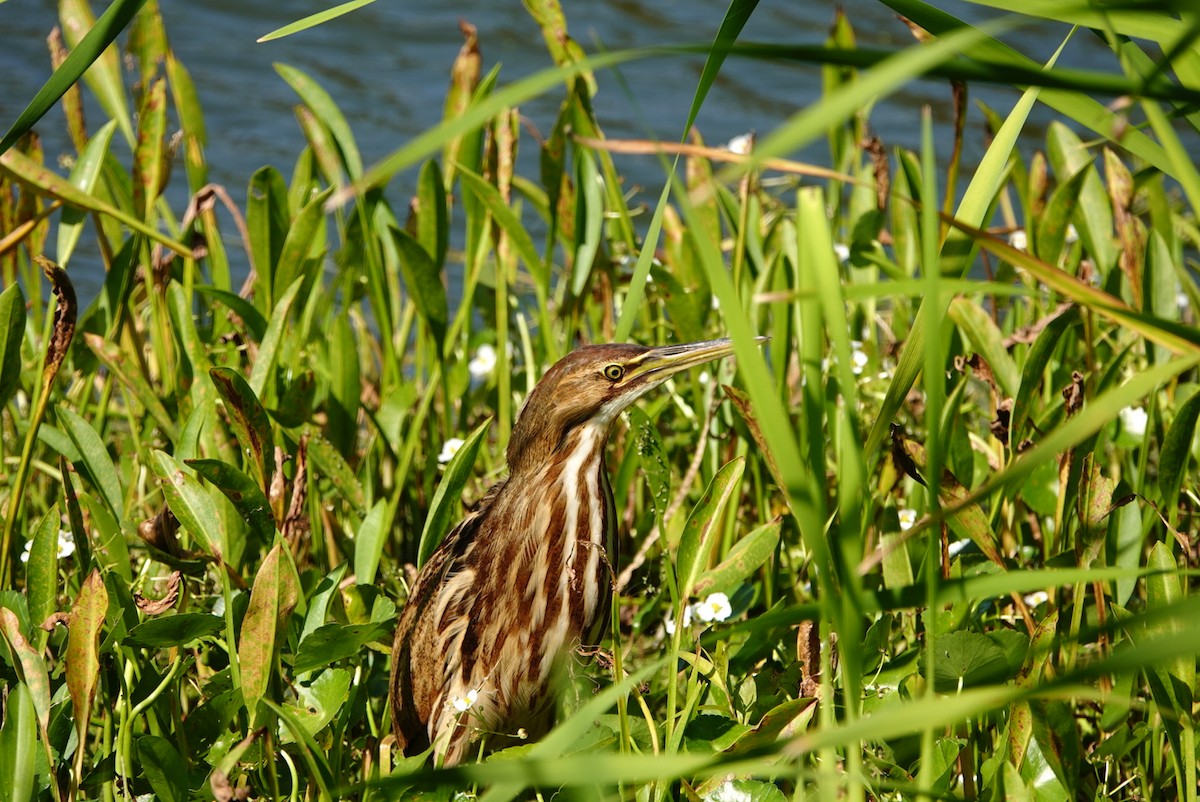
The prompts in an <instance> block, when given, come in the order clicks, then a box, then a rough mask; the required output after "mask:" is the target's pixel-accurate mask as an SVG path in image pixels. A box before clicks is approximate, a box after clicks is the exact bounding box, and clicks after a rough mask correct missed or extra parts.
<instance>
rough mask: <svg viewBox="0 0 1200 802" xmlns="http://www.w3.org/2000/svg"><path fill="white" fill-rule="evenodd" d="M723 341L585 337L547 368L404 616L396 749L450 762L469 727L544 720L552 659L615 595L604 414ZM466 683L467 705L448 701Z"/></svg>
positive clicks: (586, 634)
mask: <svg viewBox="0 0 1200 802" xmlns="http://www.w3.org/2000/svg"><path fill="white" fill-rule="evenodd" d="M732 350H733V348H732V345H731V343H730V341H729V340H710V341H707V342H699V343H689V344H686V345H672V346H663V347H659V348H647V347H644V346H639V345H590V346H585V347H583V348H579V349H577V350H575V351H572V352H571V353H570V354H568V355H567V356H565V357H564V358H563V359H561V360H560V361H559V362H558V363H557V364H555V365H554V366H553V367H552V368H550V370H548V371H547V372H546V375H545V376H544V377H543V378H542V380H541V381H540V382H538V384H537V386H536V387H534V389H533V392H532V393H530V394H529V398H528V399H527V400H526V402H525V406H524V407H523V408H522V409H521V412H520V414H519V415H518V417H517V422H516V426H515V427H514V428H513V432H512V437H511V439H510V441H509V444H508V452H507V454H506V456H507V461H508V470H509V475H508V478H507V479H506V480H504V481H502V482H500V483H499V484H497V485H495V486H494V487H492V489H491V490H489V491H488V493H487V495H485V496H484V497H483V499H482V500H481V501H480V502H479V504H478V506H477V507H476V508H475V510H474V511H473V512H472V513H471V514H470V515H468V516H467V518H466V519H465V520H463V521H462V523H460V524H459V525H458V526H457V527H455V529H454V530H453V531H451V532H450V534H448V535H447V536H446V539H445V540H444V541H443V542H442V544H441V546H439V547H438V549H437V550H436V551H435V552H434V553H433V555H432V556H431V557H430V558H429V561H428V562H427V563H426V564H425V565H424V567H423V568H422V569H421V572H420V574H419V575H418V577H417V580H416V582H415V583H414V584H413V587H412V588H411V590H410V592H409V597H408V602H407V604H406V605H405V607H404V610H403V612H402V613H401V616H400V623H399V625H398V626H397V628H396V638H395V642H394V644H393V646H392V678H391V703H392V716H393V720H394V723H395V731H396V737H397V740H398V741H399V744H400V747H401V748H402V749H403V750H404V752H405V754H408V755H413V754H419V753H420V752H422V751H424V750H425V749H427V748H428V747H429V745H430V744H431V743H432V744H434V746H435V750H434V754H435V756H436V758H437V759H438V760H439V761H442V762H444V763H445V764H446V765H452V764H454V763H457V762H458V761H459V760H461V759H462V758H463V756H464V753H465V751H466V749H467V746H468V745H469V743H470V741H471V739H472V735H473V733H474V732H475V731H476V730H479V731H483V732H488V733H499V734H512V733H515V732H516V731H517V729H518V728H525V729H526V731H527V732H528V733H529V734H530V735H531V736H533V737H536V736H538V735H540V734H541V733H542V732H543V731H544V730H545V729H547V728H548V727H549V725H550V724H551V723H552V722H551V718H552V714H553V709H554V704H553V703H554V699H553V698H552V694H551V691H552V689H551V684H552V683H551V678H552V676H553V673H554V669H555V667H556V665H557V664H558V663H559V661H560V659H561V658H562V657H563V655H565V654H566V653H567V652H568V651H569V650H570V649H571V648H573V647H574V646H576V645H578V644H579V643H580V642H582V641H583V640H585V639H586V640H588V642H594V639H596V638H597V637H598V636H599V634H600V631H601V630H602V628H603V624H604V621H605V615H606V611H607V609H608V605H609V601H610V587H611V585H610V572H611V569H610V566H609V561H608V557H607V553H606V544H608V543H610V542H611V540H612V537H613V534H614V530H615V525H616V515H615V512H614V510H613V496H612V489H611V488H610V487H609V481H608V473H607V471H606V470H605V467H604V447H605V444H606V443H607V442H608V437H609V434H610V433H611V432H612V429H613V425H614V424H615V422H616V419H617V417H618V415H619V414H620V413H621V411H622V410H624V409H625V408H627V407H628V406H629V405H631V404H632V403H633V402H634V401H635V400H637V399H638V398H639V397H640V396H641V395H642V394H643V393H645V392H646V391H648V390H650V389H652V388H654V387H657V386H658V385H660V384H662V383H663V382H664V381H666V380H667V379H668V378H669V377H670V376H672V375H674V374H675V373H678V372H679V371H681V370H684V369H686V368H688V367H691V366H693V365H699V364H701V363H704V362H708V361H710V360H713V359H718V358H720V357H723V356H727V355H728V354H730V353H732ZM471 691H474V692H475V693H476V696H475V698H474V700H473V703H472V704H471V705H470V707H469V709H467V710H465V711H461V710H458V709H456V708H455V706H454V701H455V700H458V699H463V700H465V699H467V698H468V694H469V693H470V692H471Z"/></svg>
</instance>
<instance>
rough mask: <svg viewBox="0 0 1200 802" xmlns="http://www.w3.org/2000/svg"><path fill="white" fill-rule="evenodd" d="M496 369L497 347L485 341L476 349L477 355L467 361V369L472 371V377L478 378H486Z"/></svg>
mask: <svg viewBox="0 0 1200 802" xmlns="http://www.w3.org/2000/svg"><path fill="white" fill-rule="evenodd" d="M495 369H496V349H495V348H493V347H492V346H490V345H488V344H487V343H484V344H483V345H481V346H479V347H478V348H477V349H475V356H474V357H472V359H471V361H470V362H468V363H467V370H469V371H470V372H471V378H472V379H476V380H483V379H486V378H487V377H488V376H491V375H492V371H494V370H495Z"/></svg>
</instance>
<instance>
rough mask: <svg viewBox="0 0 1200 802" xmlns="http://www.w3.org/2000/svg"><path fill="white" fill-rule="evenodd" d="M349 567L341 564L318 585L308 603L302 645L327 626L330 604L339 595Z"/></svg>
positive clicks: (301, 638) (302, 631)
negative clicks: (306, 639)
mask: <svg viewBox="0 0 1200 802" xmlns="http://www.w3.org/2000/svg"><path fill="white" fill-rule="evenodd" d="M348 567H349V564H348V563H345V562H343V563H341V564H340V565H338V566H337V567H336V568H334V569H333V570H332V571H330V572H329V573H328V574H327V575H326V576H325V577H324V578H323V579H322V580H321V581H320V582H319V583H318V584H317V587H316V590H314V591H313V594H312V597H311V598H310V599H309V602H308V613H307V614H306V615H305V616H304V626H303V628H301V630H300V642H301V643H303V642H304V640H305V638H307V637H308V636H309V635H311V634H312V633H313V632H315V631H316V630H318V629H320V628H321V627H323V626H325V618H326V617H327V615H328V611H329V602H330V601H331V600H332V599H333V598H334V594H336V593H337V591H338V585H340V584H341V581H342V577H344V576H345V575H346V569H347V568H348Z"/></svg>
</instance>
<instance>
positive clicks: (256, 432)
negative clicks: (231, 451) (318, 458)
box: [208, 367, 275, 528]
mask: <svg viewBox="0 0 1200 802" xmlns="http://www.w3.org/2000/svg"><path fill="white" fill-rule="evenodd" d="M208 375H209V376H210V377H211V378H212V382H213V386H214V387H216V388H217V393H219V394H220V396H221V400H222V401H224V402H225V412H226V413H227V415H228V417H229V426H230V428H232V429H233V436H234V437H236V438H237V441H238V445H240V446H241V450H242V459H243V460H244V464H245V465H246V466H247V471H246V472H247V473H248V474H249V475H250V477H251V478H253V479H254V480H255V481H256V482H258V487H259V490H260V491H261V492H262V493H264V494H265V493H267V492H269V491H270V489H271V474H272V472H273V470H274V467H275V449H274V444H275V443H274V440H273V439H272V436H271V421H270V420H269V419H268V418H267V413H266V411H265V410H264V409H263V408H262V404H261V403H259V400H258V396H257V395H255V392H254V390H252V389H251V388H250V385H249V384H247V383H246V380H245V379H244V378H242V374H240V373H238V372H237V371H236V370H233V369H232V368H224V367H221V368H213V369H212V370H210V371H209V372H208ZM272 528H274V527H272Z"/></svg>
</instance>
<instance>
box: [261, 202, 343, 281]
mask: <svg viewBox="0 0 1200 802" xmlns="http://www.w3.org/2000/svg"><path fill="white" fill-rule="evenodd" d="M332 191H333V188H332V187H330V188H329V189H326V190H325V191H324V192H320V193H317V194H315V195H313V196H312V197H311V198H310V199H309V200H308V203H306V204H304V206H303V207H302V208H301V209H300V211H299V212H298V213H297V214H296V216H295V218H293V219H292V224H291V226H289V227H288V230H287V235H286V236H285V237H284V240H283V248H282V250H280V252H279V262H278V264H277V265H276V266H275V269H274V271H273V277H272V279H271V297H273V298H279V297H282V295H283V292H284V290H286V289H287V288H288V287H289V286H291V284H292V282H294V281H296V280H297V279H299V278H300V277H302V276H303V277H304V279H305V281H306V283H309V284H311V282H312V281H314V280H316V276H315V275H308V276H304V272H305V267H306V266H307V265H309V264H311V263H312V258H313V257H319V256H320V255H321V254H322V253H323V252H324V250H325V247H326V245H325V210H324V209H323V208H322V206H323V205H324V203H325V199H326V198H328V197H329V193H330V192H332Z"/></svg>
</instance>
